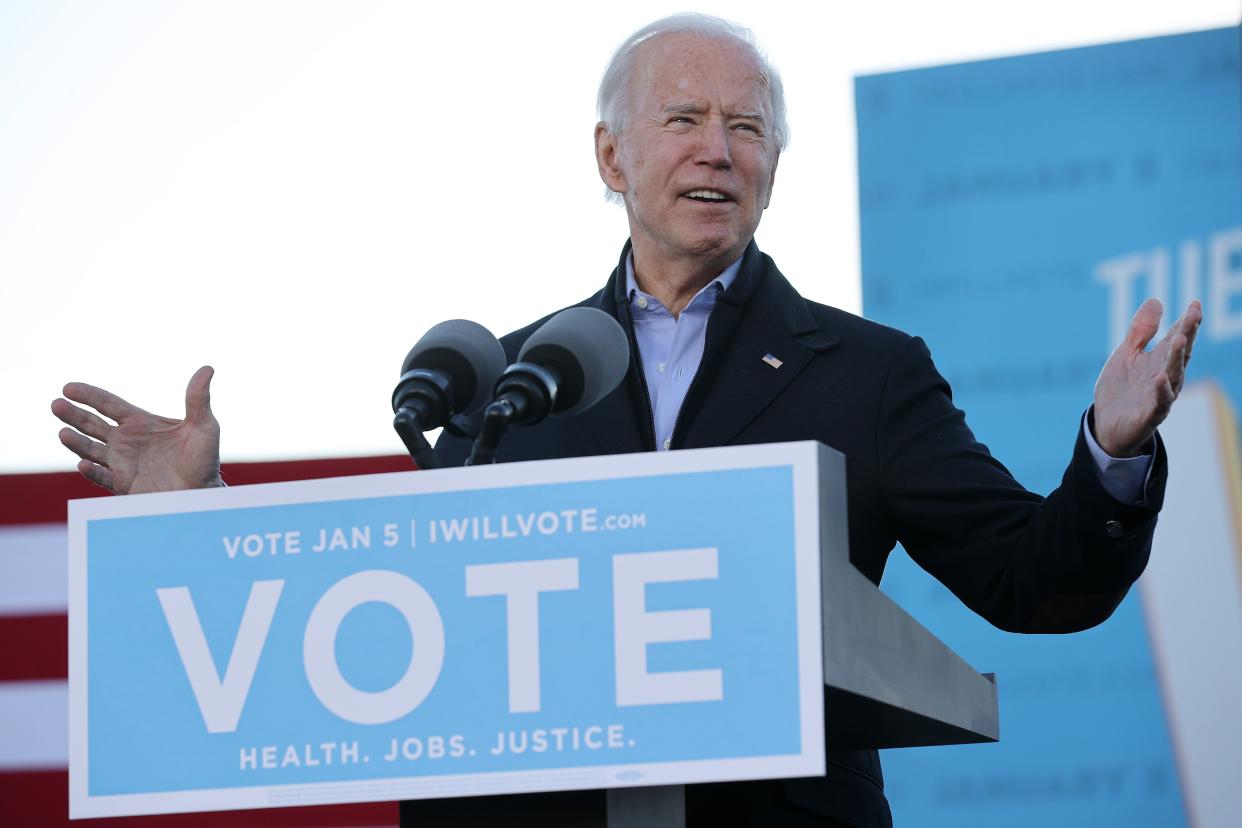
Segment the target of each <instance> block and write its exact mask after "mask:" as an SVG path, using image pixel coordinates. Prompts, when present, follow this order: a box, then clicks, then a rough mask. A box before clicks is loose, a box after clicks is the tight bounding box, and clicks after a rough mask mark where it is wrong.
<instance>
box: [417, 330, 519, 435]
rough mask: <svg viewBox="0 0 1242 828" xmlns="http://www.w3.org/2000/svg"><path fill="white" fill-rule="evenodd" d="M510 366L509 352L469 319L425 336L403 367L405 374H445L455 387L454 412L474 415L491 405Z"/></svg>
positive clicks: (486, 331)
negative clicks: (494, 391) (494, 389)
mask: <svg viewBox="0 0 1242 828" xmlns="http://www.w3.org/2000/svg"><path fill="white" fill-rule="evenodd" d="M506 365H507V360H506V359H505V349H504V348H503V347H502V346H501V344H500V341H499V340H498V339H496V337H495V336H493V335H492V332H491V331H489V330H488V329H487V328H485V327H483V326H482V325H480V324H479V323H478V322H471V321H470V320H468V319H450V320H448V321H447V322H441V323H440V324H439V325H435V326H434V327H432V328H431V330H429V331H427V333H425V334H423V338H422V339H420V340H418V342H417V343H416V344H415V345H414V347H413V348H412V349H410V353H409V354H407V355H406V358H405V362H403V363H401V373H402V374H404V373H405V372H406V371H412V370H414V369H415V368H422V369H425V370H430V371H443V372H444V373H445V374H447V375H448V377H449V382H450V383H451V389H452V392H453V400H452V405H453V410H454V411H457V412H461V413H463V414H473V413H474V412H476V411H478V410H479V409H481V408H482V407H483V406H485V405H487V404H488V403H489V402H491V399H492V386H494V385H495V384H496V380H497V379H498V378H499V377H500V372H501V371H504V370H505V366H506Z"/></svg>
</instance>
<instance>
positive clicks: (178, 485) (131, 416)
mask: <svg viewBox="0 0 1242 828" xmlns="http://www.w3.org/2000/svg"><path fill="white" fill-rule="evenodd" d="M213 373H214V371H213V370H212V368H211V367H210V366H206V365H204V366H203V367H202V368H199V369H198V370H197V371H195V372H194V376H192V377H190V384H189V385H188V386H187V387H186V389H185V419H184V420H174V419H171V418H169V417H160V416H157V415H155V414H152V413H150V412H149V411H144V410H142V409H141V408H138V407H137V406H135V405H131V404H130V403H127V402H126V401H125V400H123V399H121V398H120V397H118V396H116V395H115V394H112V393H110V392H108V391H105V390H103V389H102V388H96V387H95V386H93V385H87V384H86V383H82V382H71V383H69V384H68V385H66V386H65V388H64V392H63V393H64V395H65V397H68V399H69V400H73V401H74V402H79V403H82V404H83V405H86V406H89V407H91V408H93V409H95V411H98V412H99V413H100V414H102V415H104V417H107V418H109V419H111V420H112V421H114V422H115V423H116V425H112V424H111V423H109V422H107V420H104V419H103V417H100V416H98V415H97V414H95V413H93V412H91V411H87V410H86V409H84V408H79V407H78V406H76V405H73V404H72V403H70V402H69V401H68V400H66V399H57V400H54V401H53V402H52V413H53V414H55V415H56V416H57V417H58V418H60V419H61V420H62V421H64V422H65V423H67V424H68V425H70V426H72V428H62V429H61V430H60V441H61V442H62V443H64V445H65V447H66V448H68V449H69V450H70V451H72V452H73V453H74V454H76V455H78V456H79V457H81V458H82V460H81V462H79V463H78V471H79V472H81V473H82V476H83V477H85V478H86V479H87V480H89V481H91V482H92V483H96V484H98V485H100V486H103V487H104V488H105V489H107V490H108V491H110V492H112V493H113V494H138V493H140V492H166V491H172V490H174V489H203V488H208V487H211V486H223V485H224V482H223V481H222V480H221V479H220V424H219V423H218V422H216V418H215V415H213V414H212V413H211V394H210V385H211V377H212V374H213ZM74 429H76V431H75V430H74ZM92 438H93V439H92Z"/></svg>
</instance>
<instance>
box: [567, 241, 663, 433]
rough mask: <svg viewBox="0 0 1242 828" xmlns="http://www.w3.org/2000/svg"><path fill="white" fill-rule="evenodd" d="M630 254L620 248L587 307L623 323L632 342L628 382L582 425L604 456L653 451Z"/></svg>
mask: <svg viewBox="0 0 1242 828" xmlns="http://www.w3.org/2000/svg"><path fill="white" fill-rule="evenodd" d="M629 255H630V243H629V242H628V241H627V242H626V243H625V247H623V248H622V249H621V260H620V262H619V263H618V265H617V268H616V269H615V270H613V272H612V276H611V277H610V278H609V280H608V284H607V285H605V286H604V289H603V290H602V291H600V292H599V293H597V294H595V296H593V297H591V299H589V300H588V301H587V302H586V303H585V304H587V305H590V306H591V307H596V308H599V309H600V310H602V311H604V312H605V313H607V314H609V315H610V316H612V317H613V318H614V319H616V320H617V321H618V322H620V323H621V327H623V328H624V329H625V334H626V336H627V337H629V340H630V367H629V369H628V370H627V371H626V373H625V379H623V380H622V381H621V384H620V385H618V386H617V388H616V389H615V390H614V391H613V392H612V393H611V394H609V395H608V396H606V397H604V398H603V399H602V400H600V401H599V402H598V403H596V404H595V405H594V406H592V407H591V408H589V409H588V410H587V411H585V412H583V413H582V414H581V415H580V417H581V420H582V424H583V426H585V427H586V429H587V431H589V432H590V433H591V436H592V437H594V438H595V440H596V441H597V442H598V443H599V445H600V448H601V449H603V453H604V454H628V453H631V452H636V451H654V450H655V445H653V443H652V439H653V438H652V437H651V436H650V434H649V432H650V429H651V425H650V423H651V403H650V402H649V401H648V399H647V394H646V393H645V392H644V391H643V385H642V382H643V381H642V378H641V377H640V376H639V374H638V360H637V359H635V358H634V353H635V352H636V351H637V349H638V345H637V343H636V342H635V339H634V325H633V323H632V321H631V320H630V318H629V311H628V310H627V308H626V305H625V301H626V298H625V261H626V258H627V257H628V256H629Z"/></svg>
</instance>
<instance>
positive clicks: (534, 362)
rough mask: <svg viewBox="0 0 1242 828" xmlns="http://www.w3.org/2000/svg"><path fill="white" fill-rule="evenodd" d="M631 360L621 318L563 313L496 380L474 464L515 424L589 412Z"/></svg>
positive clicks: (487, 457) (586, 311) (591, 311)
mask: <svg viewBox="0 0 1242 828" xmlns="http://www.w3.org/2000/svg"><path fill="white" fill-rule="evenodd" d="M629 364H630V343H629V338H628V337H627V336H626V335H625V331H624V330H622V328H621V325H620V324H618V322H617V320H615V319H613V318H612V317H611V316H609V315H608V314H606V313H604V312H603V311H601V310H597V309H595V308H569V309H568V310H563V311H561V312H560V313H558V314H557V315H556V316H553V317H552V318H551V319H549V320H548V321H547V322H546V323H544V324H543V326H542V327H540V328H539V330H537V331H535V332H534V333H533V334H531V336H530V338H529V339H527V340H526V343H525V344H524V345H523V346H522V350H521V351H519V352H518V361H517V362H515V363H513V364H512V365H510V366H509V367H508V368H506V369H505V370H504V373H502V374H501V375H500V379H498V380H497V381H496V390H495V393H494V395H493V401H492V403H491V404H490V405H488V407H487V410H486V412H485V414H484V418H483V427H482V429H481V430H480V432H479V437H478V439H477V440H475V443H474V449H473V451H472V452H471V454H470V460H469V461H468V464H469V465H472V466H475V465H481V464H483V463H490V462H492V460H493V459H494V457H495V453H496V447H497V445H499V443H500V438H501V437H502V436H503V435H504V432H505V430H506V429H507V428H508V427H509V424H510V423H519V424H521V425H534V424H535V423H538V422H542V421H543V419H544V418H546V417H547V416H548V415H550V414H556V415H559V416H566V417H570V416H573V415H575V414H580V413H582V412H583V411H586V410H587V409H588V408H590V407H591V406H593V405H595V403H597V402H599V401H600V400H601V399H603V398H604V397H605V396H607V395H608V394H609V393H611V392H612V390H613V389H614V388H616V387H617V385H619V384H620V382H621V379H622V378H623V377H624V376H625V372H626V370H627V369H628V368H629Z"/></svg>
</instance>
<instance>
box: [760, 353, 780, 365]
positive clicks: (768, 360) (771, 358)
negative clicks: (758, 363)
mask: <svg viewBox="0 0 1242 828" xmlns="http://www.w3.org/2000/svg"><path fill="white" fill-rule="evenodd" d="M763 361H764V362H766V363H767V364H768V365H771V366H772V367H773V368H780V367H781V366H782V365H784V364H785V363H784V362H782V361H781V360H779V359H777V358H776V357H774V356H772V355H771V354H764V355H763Z"/></svg>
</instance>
